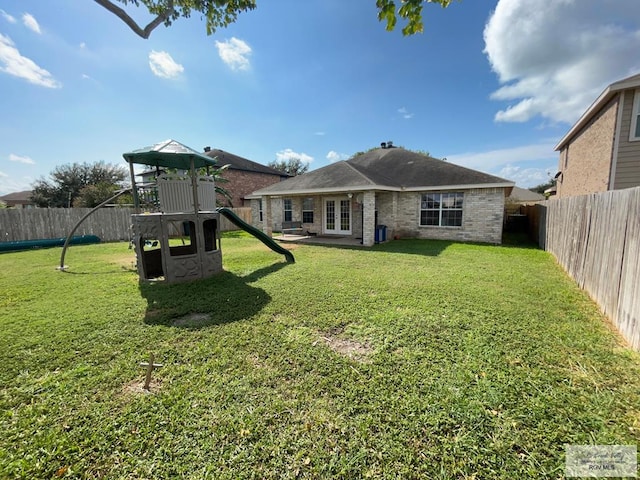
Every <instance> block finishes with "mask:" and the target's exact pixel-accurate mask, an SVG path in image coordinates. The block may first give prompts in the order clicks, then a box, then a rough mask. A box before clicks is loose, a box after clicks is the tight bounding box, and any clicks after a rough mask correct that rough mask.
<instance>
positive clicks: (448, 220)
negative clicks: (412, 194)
mask: <svg viewBox="0 0 640 480" xmlns="http://www.w3.org/2000/svg"><path fill="white" fill-rule="evenodd" d="M463 199H464V193H461V192H453V193H425V194H423V195H422V198H421V199H420V225H421V226H436V227H461V226H462V201H463Z"/></svg>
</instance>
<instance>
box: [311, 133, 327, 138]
mask: <svg viewBox="0 0 640 480" xmlns="http://www.w3.org/2000/svg"><path fill="white" fill-rule="evenodd" d="M314 135H317V136H318V137H324V136H325V135H326V133H325V132H315V133H314Z"/></svg>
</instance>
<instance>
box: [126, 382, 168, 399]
mask: <svg viewBox="0 0 640 480" xmlns="http://www.w3.org/2000/svg"><path fill="white" fill-rule="evenodd" d="M161 387H162V382H161V381H160V380H155V379H151V381H150V382H149V389H148V390H147V389H146V388H144V380H134V381H131V382H129V383H127V384H125V385H124V386H123V387H122V393H123V394H124V395H151V394H154V393H158V391H159V390H160V388H161Z"/></svg>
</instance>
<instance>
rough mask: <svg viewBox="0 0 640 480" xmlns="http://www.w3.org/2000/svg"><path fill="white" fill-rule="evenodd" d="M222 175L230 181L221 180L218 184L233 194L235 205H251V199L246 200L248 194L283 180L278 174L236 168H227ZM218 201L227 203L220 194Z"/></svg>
mask: <svg viewBox="0 0 640 480" xmlns="http://www.w3.org/2000/svg"><path fill="white" fill-rule="evenodd" d="M222 177H223V178H225V179H227V180H229V181H228V182H225V183H223V182H220V183H219V184H218V186H220V187H222V188H224V189H225V190H227V191H228V192H229V193H230V194H231V196H232V198H233V206H234V207H248V206H249V205H250V203H249V201H248V200H244V197H245V196H246V195H249V194H250V193H253V192H255V191H256V190H260V189H261V188H265V187H268V186H269V185H273V184H274V183H278V182H279V181H281V177H279V176H278V175H269V174H265V173H257V172H247V171H245V170H234V169H231V168H229V169H227V170H226V171H225V172H224V173H223V175H222ZM218 201H220V202H222V203H224V204H225V205H226V204H227V200H226V199H225V198H224V197H223V196H222V195H218ZM227 206H228V205H227Z"/></svg>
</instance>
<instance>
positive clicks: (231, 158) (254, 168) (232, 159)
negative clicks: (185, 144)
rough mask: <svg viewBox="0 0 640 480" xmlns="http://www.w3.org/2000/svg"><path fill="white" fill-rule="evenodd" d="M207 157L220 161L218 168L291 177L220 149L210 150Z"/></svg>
mask: <svg viewBox="0 0 640 480" xmlns="http://www.w3.org/2000/svg"><path fill="white" fill-rule="evenodd" d="M205 155H207V156H208V157H211V158H215V159H216V160H217V161H218V163H217V164H216V166H219V167H222V166H224V165H229V168H230V169H232V170H244V171H246V172H255V173H264V174H268V175H278V176H279V177H290V176H291V175H289V174H288V173H284V172H281V171H280V170H276V169H275V168H271V167H267V166H266V165H262V164H260V163H257V162H254V161H252V160H249V159H247V158H244V157H240V156H239V155H234V154H233V153H229V152H225V151H224V150H220V149H218V148H214V149H212V150H209V151H208V152H205Z"/></svg>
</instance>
